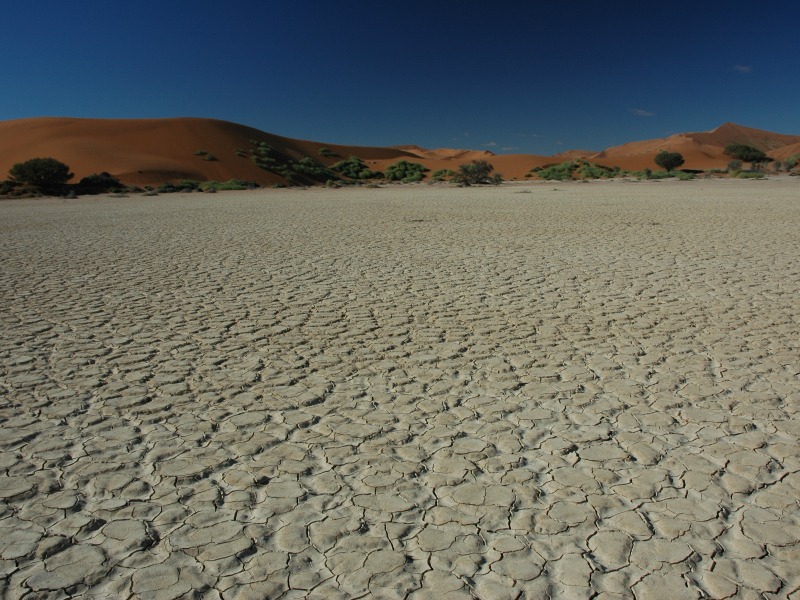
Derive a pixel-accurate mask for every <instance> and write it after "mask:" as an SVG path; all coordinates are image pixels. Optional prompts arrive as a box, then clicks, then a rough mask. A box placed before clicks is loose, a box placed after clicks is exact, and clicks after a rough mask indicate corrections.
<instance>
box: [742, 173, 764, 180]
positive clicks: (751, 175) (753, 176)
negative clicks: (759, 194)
mask: <svg viewBox="0 0 800 600" xmlns="http://www.w3.org/2000/svg"><path fill="white" fill-rule="evenodd" d="M736 177H737V178H739V179H766V177H764V174H763V173H759V172H758V171H741V172H739V173H737V174H736Z"/></svg>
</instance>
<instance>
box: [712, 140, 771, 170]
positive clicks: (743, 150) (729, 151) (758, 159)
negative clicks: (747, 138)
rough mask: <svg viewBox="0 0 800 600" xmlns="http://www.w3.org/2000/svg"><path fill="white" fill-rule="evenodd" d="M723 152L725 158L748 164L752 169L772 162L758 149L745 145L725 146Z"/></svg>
mask: <svg viewBox="0 0 800 600" xmlns="http://www.w3.org/2000/svg"><path fill="white" fill-rule="evenodd" d="M723 152H724V153H725V154H726V155H727V156H732V157H733V158H736V159H738V160H741V161H744V162H749V163H750V164H751V165H752V166H753V167H754V168H755V166H756V165H758V164H763V163H767V162H771V161H772V160H773V159H772V158H770V157H769V156H767V155H766V154H764V153H763V152H762V151H761V150H759V149H758V148H755V147H753V146H748V145H747V144H728V145H727V146H725V149H724V150H723Z"/></svg>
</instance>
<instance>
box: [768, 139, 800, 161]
mask: <svg viewBox="0 0 800 600" xmlns="http://www.w3.org/2000/svg"><path fill="white" fill-rule="evenodd" d="M767 154H769V155H770V156H771V157H772V158H774V159H775V160H786V159H787V158H789V157H790V156H794V155H795V154H800V142H797V143H796V144H789V145H788V146H784V147H783V148H778V149H777V150H772V151H771V152H768V153H767Z"/></svg>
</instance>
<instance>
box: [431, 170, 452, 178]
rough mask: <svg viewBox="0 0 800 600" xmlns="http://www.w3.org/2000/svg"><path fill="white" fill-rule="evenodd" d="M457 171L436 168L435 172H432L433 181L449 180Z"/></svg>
mask: <svg viewBox="0 0 800 600" xmlns="http://www.w3.org/2000/svg"><path fill="white" fill-rule="evenodd" d="M455 174H456V172H455V171H453V170H451V169H436V170H435V171H434V172H433V173H431V181H447V180H448V179H450V178H451V177H453V175H455Z"/></svg>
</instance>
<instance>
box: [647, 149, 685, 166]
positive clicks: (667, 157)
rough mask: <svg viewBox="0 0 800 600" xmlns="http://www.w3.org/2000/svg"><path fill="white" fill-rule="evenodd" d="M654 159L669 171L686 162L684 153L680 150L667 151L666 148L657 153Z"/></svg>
mask: <svg viewBox="0 0 800 600" xmlns="http://www.w3.org/2000/svg"><path fill="white" fill-rule="evenodd" d="M653 160H654V161H655V163H656V164H657V165H658V166H659V167H661V168H662V169H666V170H667V171H672V170H673V169H677V168H678V167H680V166H681V165H682V164H683V162H684V161H683V155H682V154H680V153H679V152H667V151H666V150H662V151H661V152H659V153H658V154H656V157H655V158H654V159H653Z"/></svg>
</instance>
